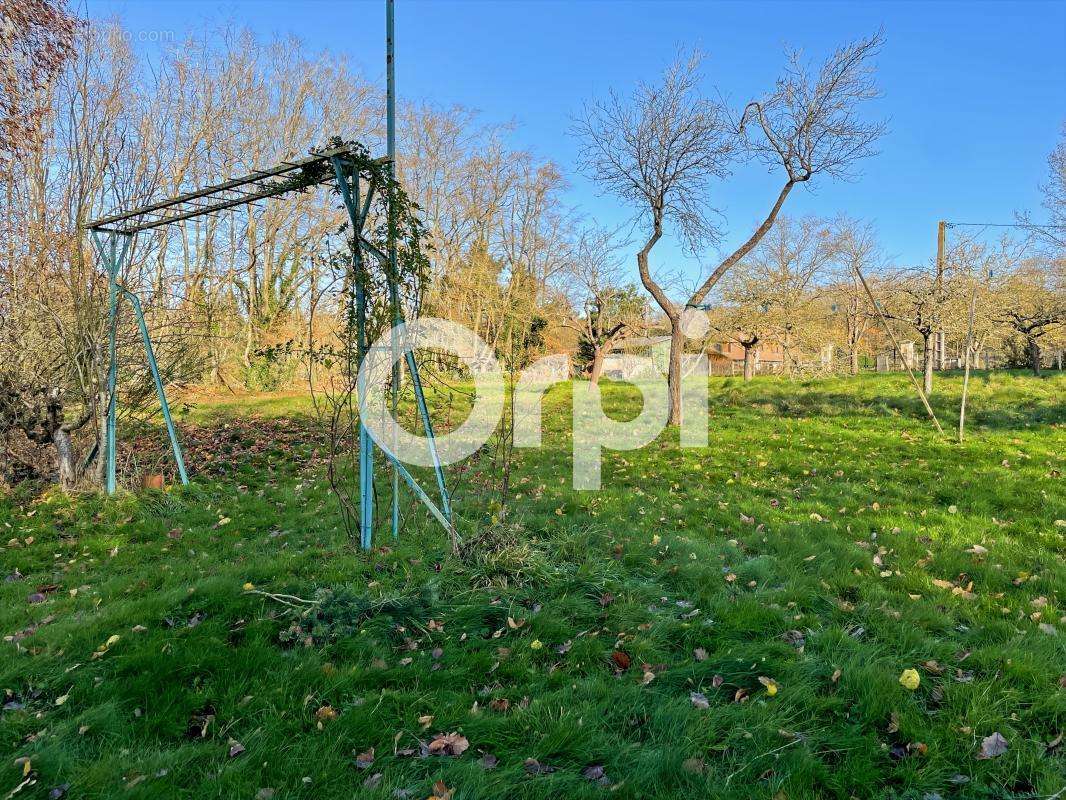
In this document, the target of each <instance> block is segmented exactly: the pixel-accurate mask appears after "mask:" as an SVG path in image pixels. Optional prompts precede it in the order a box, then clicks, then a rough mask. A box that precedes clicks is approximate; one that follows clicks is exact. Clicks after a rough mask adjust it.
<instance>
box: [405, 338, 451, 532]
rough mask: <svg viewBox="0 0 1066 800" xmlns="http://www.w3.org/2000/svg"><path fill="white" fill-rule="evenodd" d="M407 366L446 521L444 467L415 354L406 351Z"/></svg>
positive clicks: (448, 501)
mask: <svg viewBox="0 0 1066 800" xmlns="http://www.w3.org/2000/svg"><path fill="white" fill-rule="evenodd" d="M406 355H407V368H408V369H409V370H410V371H411V384H412V385H413V386H414V390H415V400H416V401H417V402H418V413H419V415H420V416H421V417H422V427H423V428H425V430H426V441H427V442H428V445H429V454H430V455H431V456H432V457H433V471H434V472H435V473H436V475H437V488H438V489H440V502H441V505H442V506H444V516H446V517H447V518H448V522H451V521H452V503H451V499H450V498H449V497H448V487H447V486H445V485H444V468H443V467H442V466H441V463H440V455H439V454H438V453H437V442H436V440H435V439H434V438H433V423H432V421H430V418H429V408H427V407H426V395H425V393H424V392H423V391H422V379H421V378H420V377H418V365H417V364H416V363H415V354H414V353H412V352H411V351H410V350H408V351H407V353H406Z"/></svg>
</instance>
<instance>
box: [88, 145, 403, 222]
mask: <svg viewBox="0 0 1066 800" xmlns="http://www.w3.org/2000/svg"><path fill="white" fill-rule="evenodd" d="M350 155H352V150H351V148H349V147H347V146H345V147H335V148H331V149H329V150H322V151H319V152H316V153H312V154H311V155H310V156H308V157H306V158H301V159H297V160H295V161H282V162H281V163H280V164H278V165H276V166H273V167H270V168H268V169H260V170H253V171H252V172H250V173H248V174H247V175H242V176H240V177H237V178H231V179H230V180H227V181H223V182H222V183H216V184H213V185H211V186H205V187H204V188H202V189H196V190H194V191H191V192H184V193H183V194H179V195H175V196H174V197H170V198H167V199H166V200H158V201H156V202H153V203H148V204H146V205H143V206H139V207H137V208H133V209H130V210H128V211H122V212H119V213H115V214H109V215H108V216H105V217H100V218H99V219H95V220H92V221H91V222H89V223H88V224H87V225H86V226H85V227H87V228H88V229H89V230H101V231H106V232H108V233H125V234H132V233H137V232H139V231H146V230H151V229H152V228H159V227H162V226H163V225H170V224H171V223H175V222H182V221H184V220H188V219H194V218H195V217H201V216H206V215H208V214H215V213H218V212H219V211H225V210H227V209H230V208H235V207H237V206H241V205H247V204H250V203H255V202H257V201H259V200H265V199H266V198H269V197H278V196H280V195H283V194H288V193H289V192H302V191H304V190H305V189H308V188H310V187H312V186H316V185H318V184H322V183H331V182H332V181H333V170H332V168H331V163H332V162H331V159H333V158H335V157H337V158H341V159H344V158H345V156H350ZM388 162H389V158H388V157H381V158H378V159H375V163H378V164H387V163H388ZM287 176H288V179H285V178H286V177H287ZM272 179H273V180H272ZM278 179H284V180H278ZM253 188H254V190H251V189H253ZM197 201H199V202H197ZM123 223H125V224H123Z"/></svg>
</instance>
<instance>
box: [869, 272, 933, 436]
mask: <svg viewBox="0 0 1066 800" xmlns="http://www.w3.org/2000/svg"><path fill="white" fill-rule="evenodd" d="M855 274H856V275H858V276H859V280H860V281H862V288H863V289H865V290H866V296H867V297H869V298H870V302H871V303H873V306H874V310H875V311H877V315H878V316H879V317H880V318H881V324H882V325H884V326H885V330H886V331H888V335H889V337H890V338H891V339H892V346H893V347H895V348H896V352H897V353H899V354H900V355H901V356H902V354H903V351H902V350H901V349H900V346H899V341H897V339H896V334H895V333H894V332H893V331H892V327H891V326H890V325H889V324H888V319H887V318H886V317H885V312H884V311H882V310H881V306H879V305H878V304H877V300H876V298H874V293H873V292H872V291H870V284H868V283H867V282H866V278H865V277H863V274H862V271H861V270H860V269H859V268H858V266H856V267H855ZM903 366H904V367H906V368H907V374H908V375H909V376H910V379H911V383H913V384H914V388H915V390H916V391H917V392H918V396H919V397H920V398H922V405H924V406H925V410H926V411H927V412H928V413H929V419H931V420H932V421H933V424H934V425H936V429H937V430H938V431H940V435H941V436H946V434H945V433H944V429H943V428H942V427H940V420H938V419H937V418H936V414H934V413H933V407H932V406H931V405H929V398H927V397H926V396H925V392H923V391H922V386H921V384H920V383H918V379H917V378H915V377H914V371H913V370H912V369H911V365H910V364H908V363H907V360H906V359H903Z"/></svg>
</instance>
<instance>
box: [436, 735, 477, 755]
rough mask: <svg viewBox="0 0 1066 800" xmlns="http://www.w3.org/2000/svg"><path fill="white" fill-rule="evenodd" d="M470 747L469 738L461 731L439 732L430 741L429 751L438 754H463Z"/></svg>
mask: <svg viewBox="0 0 1066 800" xmlns="http://www.w3.org/2000/svg"><path fill="white" fill-rule="evenodd" d="M468 747H470V742H469V741H467V738H466V737H465V736H463V735H462V734H459V733H438V734H437V735H436V736H435V737H433V740H432V741H431V742H430V743H429V752H430V753H431V754H433V755H437V756H461V755H462V754H463V753H465V752H466V749H467V748H468Z"/></svg>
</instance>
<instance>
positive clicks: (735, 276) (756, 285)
mask: <svg viewBox="0 0 1066 800" xmlns="http://www.w3.org/2000/svg"><path fill="white" fill-rule="evenodd" d="M833 254H834V243H833V239H832V237H831V236H830V232H829V229H828V227H827V226H826V224H825V223H823V222H821V221H819V220H817V219H813V218H806V219H802V220H792V219H789V218H787V217H781V218H780V219H778V220H777V222H776V223H775V224H774V225H773V227H772V228H771V229H770V232H769V233H768V234H767V235H766V236H765V237H764V238H763V240H762V241H761V242H759V244H758V246H757V247H755V249H754V250H752V252H751V253H750V254H749V255H748V257H747V258H745V259H744V260H743V261H741V262H740V263H739V264H737V266H736V269H735V270H734V271H733V273H732V274H731V276H730V277H729V278H728V279H727V283H726V284H725V287H724V289H723V292H722V297H723V300H724V301H725V308H724V311H725V313H724V314H723V315H722V322H723V323H724V324H725V325H728V326H729V330H727V335H729V336H731V337H732V338H734V339H735V340H736V341H737V342H738V343H739V344H740V345H741V346H742V347H743V348H744V380H751V377H752V373H753V371H754V370H753V366H754V365H753V359H752V354H753V350H754V349H755V348H756V347H757V346H758V345H759V343H760V342H763V341H766V340H767V339H769V340H772V341H775V342H777V343H778V344H779V345H780V346H781V350H782V357H783V359H784V362H783V367H784V369H785V371H786V372H791V370H792V368H793V366H794V365H795V364H796V362H797V358H796V352H797V351H798V350H807V351H810V350H814V349H818V348H820V346H821V345H822V344H824V341H823V339H822V338H821V336H822V333H823V332H824V330H825V328H824V325H823V324H822V322H823V319H824V313H823V307H822V304H821V303H820V302H819V301H820V299H821V297H822V292H821V289H820V287H819V282H820V279H821V277H822V275H823V274H824V272H825V270H826V267H827V265H828V264H829V261H830V259H831V258H832V257H833Z"/></svg>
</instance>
